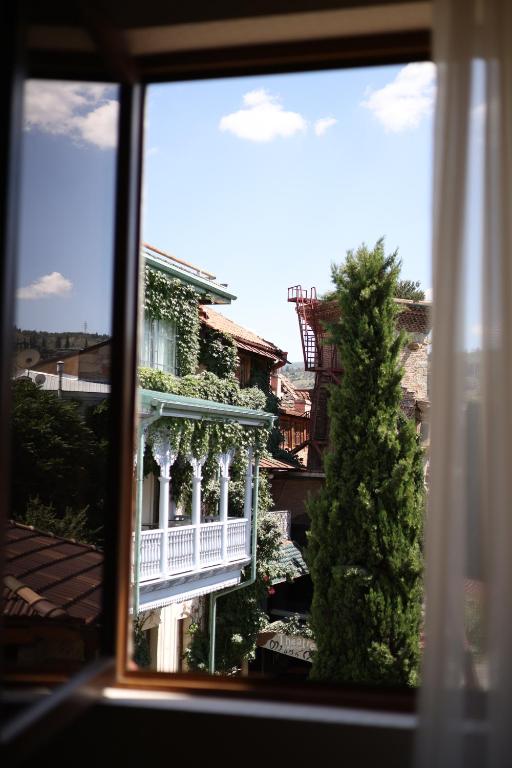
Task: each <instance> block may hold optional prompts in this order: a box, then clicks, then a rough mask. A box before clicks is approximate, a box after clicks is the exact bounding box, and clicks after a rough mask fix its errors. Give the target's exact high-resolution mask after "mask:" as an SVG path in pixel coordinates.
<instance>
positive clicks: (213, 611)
mask: <svg viewBox="0 0 512 768" xmlns="http://www.w3.org/2000/svg"><path fill="white" fill-rule="evenodd" d="M258 485H259V458H258V456H257V455H256V457H255V459H254V487H253V492H252V520H253V526H252V531H251V534H252V536H251V552H252V560H251V576H250V578H249V579H248V580H247V581H244V582H242V583H241V584H237V585H236V586H235V587H228V588H227V589H223V590H221V591H220V592H212V593H211V594H210V658H209V663H208V672H209V673H210V675H214V674H215V630H216V623H217V599H218V598H219V597H223V595H229V593H230V592H237V591H238V590H239V589H244V588H245V587H250V586H251V585H252V584H254V582H255V581H256V543H257V527H258Z"/></svg>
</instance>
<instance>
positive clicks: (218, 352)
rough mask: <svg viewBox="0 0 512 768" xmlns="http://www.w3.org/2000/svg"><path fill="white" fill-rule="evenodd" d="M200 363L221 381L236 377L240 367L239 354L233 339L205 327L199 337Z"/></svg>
mask: <svg viewBox="0 0 512 768" xmlns="http://www.w3.org/2000/svg"><path fill="white" fill-rule="evenodd" d="M199 363H200V364H201V365H204V367H205V368H206V370H207V371H210V372H211V373H215V374H216V375H217V376H219V377H220V378H221V379H224V378H228V377H230V376H234V375H235V372H236V369H237V366H238V354H237V347H236V344H235V342H234V340H233V338H232V337H231V336H229V335H228V334H226V333H222V332H221V331H216V330H215V329H213V328H210V327H209V326H207V325H203V326H202V327H201V334H200V337H199Z"/></svg>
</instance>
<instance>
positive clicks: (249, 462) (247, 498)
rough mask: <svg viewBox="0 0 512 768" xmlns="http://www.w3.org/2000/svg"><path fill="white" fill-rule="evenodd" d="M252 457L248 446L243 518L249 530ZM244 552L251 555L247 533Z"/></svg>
mask: <svg viewBox="0 0 512 768" xmlns="http://www.w3.org/2000/svg"><path fill="white" fill-rule="evenodd" d="M252 458H253V449H252V446H249V448H248V449H247V469H246V471H245V495H244V519H245V520H246V521H247V522H246V530H247V531H250V530H251V517H252V485H253V482H252ZM245 554H246V555H247V557H250V556H251V537H250V535H249V533H247V535H246V540H245Z"/></svg>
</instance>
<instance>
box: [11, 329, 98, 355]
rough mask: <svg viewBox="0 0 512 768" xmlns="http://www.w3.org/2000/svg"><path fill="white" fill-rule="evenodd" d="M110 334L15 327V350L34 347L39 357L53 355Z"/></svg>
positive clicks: (74, 348)
mask: <svg viewBox="0 0 512 768" xmlns="http://www.w3.org/2000/svg"><path fill="white" fill-rule="evenodd" d="M109 338H110V336H108V335H107V334H104V333H86V332H84V331H62V332H54V331H36V330H22V329H21V328H16V329H15V351H16V352H21V351H22V350H27V349H35V350H37V352H39V354H40V356H41V359H42V360H45V359H46V358H47V357H53V355H55V354H57V353H58V352H72V351H78V350H81V349H86V348H87V347H92V345H93V344H98V343H99V342H100V341H106V340H107V339H109Z"/></svg>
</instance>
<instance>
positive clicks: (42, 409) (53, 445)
mask: <svg viewBox="0 0 512 768" xmlns="http://www.w3.org/2000/svg"><path fill="white" fill-rule="evenodd" d="M12 456H13V473H12V486H11V511H12V515H13V517H14V518H15V519H17V520H24V519H26V514H27V513H28V511H29V508H30V507H33V506H34V505H33V500H35V499H37V506H38V507H39V511H38V516H39V517H41V516H43V517H44V515H43V511H44V509H46V510H47V513H45V514H46V516H47V517H48V519H49V517H52V516H55V517H56V518H59V519H64V518H65V517H66V514H67V511H68V510H69V509H71V510H84V509H86V508H88V509H87V517H88V519H89V521H90V525H91V530H90V536H88V537H87V538H88V540H89V541H91V540H93V539H94V534H95V532H96V529H98V528H99V527H100V526H101V524H102V522H103V521H102V519H101V515H100V514H98V509H97V505H98V503H99V500H100V497H101V495H102V493H103V490H104V488H102V487H100V486H101V482H100V467H99V462H100V463H101V461H103V460H104V456H105V448H104V446H103V445H102V444H101V442H99V440H98V437H97V436H96V435H95V433H94V431H93V429H91V428H89V426H88V425H87V424H86V423H85V421H84V419H83V418H82V416H81V413H80V408H79V405H78V403H75V402H72V401H69V400H61V399H60V398H58V397H57V396H56V395H55V393H53V392H49V391H44V390H42V389H40V388H39V387H38V386H37V385H36V384H34V383H33V382H32V381H28V380H26V379H18V380H17V381H15V382H14V384H13V409H12ZM32 511H34V510H32ZM41 519H42V517H41ZM32 524H33V523H32Z"/></svg>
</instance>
